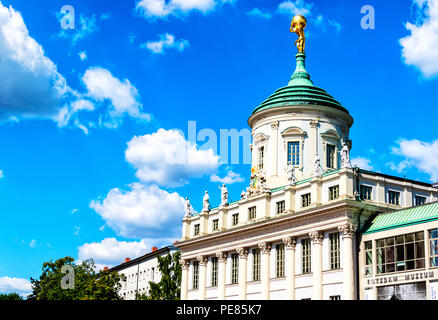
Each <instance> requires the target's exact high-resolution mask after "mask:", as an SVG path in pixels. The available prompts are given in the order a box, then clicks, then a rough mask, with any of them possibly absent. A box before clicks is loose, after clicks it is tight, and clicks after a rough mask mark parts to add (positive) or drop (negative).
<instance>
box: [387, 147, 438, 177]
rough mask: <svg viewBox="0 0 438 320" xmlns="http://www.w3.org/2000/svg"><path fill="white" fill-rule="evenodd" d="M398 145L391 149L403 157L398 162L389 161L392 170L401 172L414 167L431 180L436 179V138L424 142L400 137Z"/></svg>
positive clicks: (437, 151)
mask: <svg viewBox="0 0 438 320" xmlns="http://www.w3.org/2000/svg"><path fill="white" fill-rule="evenodd" d="M397 144H398V146H396V147H394V148H393V149H392V151H393V153H394V154H396V155H400V156H403V157H405V159H404V160H402V161H401V162H399V163H398V164H394V163H390V164H389V165H390V166H391V169H392V170H396V171H398V172H401V171H403V170H405V169H407V168H410V167H415V168H417V169H418V170H419V171H421V172H424V173H426V174H428V175H429V176H430V180H431V181H432V182H437V181H438V161H437V159H438V140H435V141H432V142H424V141H420V140H417V139H413V140H407V139H401V140H399V141H397Z"/></svg>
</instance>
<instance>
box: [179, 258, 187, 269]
mask: <svg viewBox="0 0 438 320" xmlns="http://www.w3.org/2000/svg"><path fill="white" fill-rule="evenodd" d="M179 264H180V265H181V269H183V270H188V269H189V262H188V261H187V260H186V259H179Z"/></svg>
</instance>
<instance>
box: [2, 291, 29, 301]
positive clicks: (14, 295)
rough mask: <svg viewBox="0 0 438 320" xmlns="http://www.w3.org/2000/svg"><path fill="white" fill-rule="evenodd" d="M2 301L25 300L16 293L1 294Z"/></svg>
mask: <svg viewBox="0 0 438 320" xmlns="http://www.w3.org/2000/svg"><path fill="white" fill-rule="evenodd" d="M0 300H23V298H22V297H21V296H20V295H19V294H18V293H16V292H12V293H0Z"/></svg>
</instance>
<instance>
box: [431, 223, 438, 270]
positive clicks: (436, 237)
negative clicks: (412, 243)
mask: <svg viewBox="0 0 438 320" xmlns="http://www.w3.org/2000/svg"><path fill="white" fill-rule="evenodd" d="M429 247H430V266H431V267H438V229H432V230H429Z"/></svg>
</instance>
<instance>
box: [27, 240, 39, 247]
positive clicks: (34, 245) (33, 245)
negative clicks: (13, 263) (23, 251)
mask: <svg viewBox="0 0 438 320" xmlns="http://www.w3.org/2000/svg"><path fill="white" fill-rule="evenodd" d="M37 245H38V243H37V241H36V240H35V239H32V240H31V241H30V243H29V247H31V248H36V246H37Z"/></svg>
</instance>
